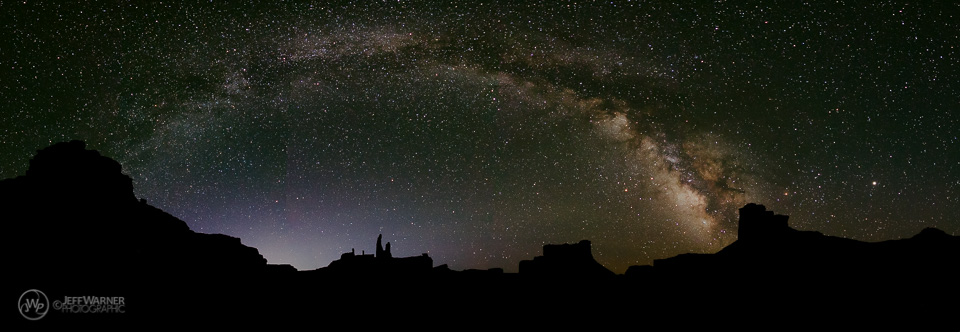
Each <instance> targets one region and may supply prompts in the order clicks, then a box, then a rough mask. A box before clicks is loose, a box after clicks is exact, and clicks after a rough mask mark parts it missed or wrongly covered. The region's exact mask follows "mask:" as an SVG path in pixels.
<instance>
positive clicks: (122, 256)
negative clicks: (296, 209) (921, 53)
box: [0, 141, 960, 329]
mask: <svg viewBox="0 0 960 332" xmlns="http://www.w3.org/2000/svg"><path fill="white" fill-rule="evenodd" d="M134 189H135V188H133V187H132V186H131V180H130V178H129V177H128V176H127V175H124V174H123V173H122V167H121V165H120V164H119V163H117V162H116V161H114V160H112V159H110V158H108V157H105V156H103V155H101V154H100V153H99V152H97V151H94V150H87V149H86V145H85V143H84V142H82V141H71V142H63V143H57V144H54V145H52V146H50V147H48V148H45V149H43V150H40V151H38V152H37V154H36V156H35V157H34V158H33V159H31V161H30V168H29V169H28V170H27V171H26V174H25V175H23V176H19V177H16V178H11V179H4V180H2V181H0V215H2V217H3V219H4V220H6V221H7V222H6V225H7V226H8V228H7V229H8V231H7V232H4V238H3V242H4V243H6V244H7V245H8V250H7V252H8V255H7V256H6V257H7V259H6V261H7V262H9V263H10V264H9V266H10V267H11V271H16V272H17V273H13V275H12V276H11V279H12V281H11V285H13V291H14V292H24V291H28V290H31V289H41V290H45V292H50V293H51V294H57V295H58V296H62V294H64V293H66V294H73V295H78V294H79V295H89V294H88V293H91V292H95V293H99V294H103V293H108V294H111V295H118V294H120V295H122V296H123V297H124V298H125V299H124V301H125V303H128V304H129V305H128V306H127V307H126V312H124V313H122V314H113V315H109V314H101V315H96V314H68V313H54V314H52V315H51V317H50V319H48V321H50V320H52V321H54V322H64V323H76V322H90V321H93V322H105V321H106V322H109V321H111V320H113V321H122V322H141V321H147V320H156V319H173V320H176V321H185V320H192V321H203V322H219V323H218V324H224V323H229V324H231V325H232V324H238V325H240V324H244V323H246V322H265V321H274V322H275V321H276V320H277V319H286V321H288V322H300V321H304V322H307V321H311V319H312V318H311V317H313V316H310V315H311V314H312V313H313V314H315V313H317V312H321V313H323V314H324V315H330V316H332V317H337V318H339V319H342V320H350V321H354V320H363V319H365V317H367V316H368V315H371V314H372V315H374V316H375V317H378V319H380V320H378V321H376V322H374V323H370V324H375V326H380V325H383V326H408V325H416V324H415V322H416V321H417V320H416V319H415V320H413V321H411V318H412V317H415V318H418V319H421V320H422V319H431V320H435V321H438V322H440V321H442V322H445V323H452V322H461V321H460V320H461V319H478V318H480V317H483V318H484V319H488V320H490V321H491V322H494V321H495V322H501V323H513V324H516V323H517V322H521V323H523V324H524V325H527V324H531V325H530V326H541V327H543V326H547V325H552V324H557V325H560V326H562V325H564V324H566V323H565V322H567V321H568V320H572V321H580V320H584V321H593V320H595V319H597V317H608V318H618V319H622V318H623V317H625V316H624V315H631V314H637V313H638V312H642V313H643V314H644V315H649V316H648V317H656V318H657V319H659V320H658V321H651V322H649V323H648V324H646V326H648V327H661V328H662V327H668V326H672V327H683V326H686V327H691V328H692V327H695V326H697V327H699V326H718V325H717V324H715V323H713V322H711V321H702V322H697V321H686V322H684V321H682V320H683V319H685V318H684V317H687V316H689V315H690V314H689V313H687V312H675V311H673V310H672V309H669V308H671V307H672V306H678V305H683V306H687V305H690V303H687V301H697V302H701V301H704V300H708V299H711V298H712V297H713V295H711V292H717V294H720V295H723V296H732V297H733V298H734V299H737V300H738V301H740V302H739V303H738V305H737V306H736V307H729V308H715V309H713V310H714V311H713V312H711V313H709V314H706V315H697V316H698V317H700V318H701V319H704V317H709V319H714V317H718V315H723V316H725V315H737V314H738V313H739V314H742V313H743V312H750V313H751V314H753V315H757V314H758V313H762V314H763V315H762V316H763V317H764V318H763V319H758V320H752V319H747V320H743V319H741V320H740V321H738V323H737V325H735V326H738V327H741V328H762V327H763V326H767V325H765V324H768V323H775V324H777V325H774V326H780V327H785V328H811V327H815V326H819V327H820V328H823V327H824V326H828V327H832V328H877V327H884V328H891V327H897V328H914V329H918V328H919V329H928V328H936V329H940V328H948V329H949V328H956V327H960V320H957V318H956V315H955V313H956V309H958V307H957V304H956V302H955V301H951V300H950V299H956V298H957V296H958V295H960V293H958V291H957V288H956V287H955V285H956V280H960V269H958V265H960V237H958V236H955V235H950V234H947V233H945V232H944V231H942V230H939V229H934V228H928V229H925V230H923V231H922V232H920V233H919V234H917V235H916V236H913V237H911V238H908V239H900V240H891V241H883V242H876V243H868V242H861V241H856V240H851V239H844V238H839V237H832V236H826V235H823V234H822V233H819V232H814V231H799V230H795V229H793V228H791V227H790V225H789V223H788V217H787V216H784V215H777V214H774V213H773V212H772V211H768V210H767V209H766V208H765V207H764V206H763V205H757V204H753V203H751V204H747V205H745V206H744V207H742V208H740V209H739V219H738V224H739V227H738V229H739V237H738V239H737V240H736V241H735V242H734V243H732V244H730V245H729V246H727V247H725V248H723V249H722V250H720V251H719V252H717V253H714V254H695V253H690V254H683V255H678V256H675V257H669V258H663V259H658V260H655V261H654V264H653V265H652V266H649V265H647V266H633V267H631V268H630V269H628V270H627V273H625V274H622V275H620V274H616V273H614V272H612V271H610V270H609V269H607V268H605V267H604V266H602V265H601V264H599V263H598V262H597V261H596V260H595V259H594V257H593V253H592V248H591V242H590V241H589V240H582V241H579V242H577V243H573V244H548V245H544V246H543V250H542V254H541V255H536V257H531V258H532V259H529V260H523V261H520V262H518V264H519V273H505V272H504V269H502V268H492V269H486V270H475V269H474V270H463V271H457V270H452V269H450V268H449V267H448V266H447V265H445V264H440V265H436V266H435V265H434V264H435V262H434V260H433V259H432V258H431V257H430V256H429V255H428V254H426V253H423V254H421V255H416V256H410V257H398V256H395V255H394V254H393V252H392V249H393V247H392V246H391V242H387V243H386V245H384V244H383V237H382V235H381V236H378V237H377V239H376V242H375V246H374V250H373V252H372V253H370V254H368V253H366V251H365V249H361V252H360V254H357V253H356V250H355V249H352V250H351V251H350V252H345V253H343V254H342V255H341V258H340V259H339V260H336V261H333V262H331V263H330V264H329V266H327V267H324V268H319V269H315V270H305V271H297V270H296V269H295V268H293V267H292V266H289V265H274V264H268V262H267V260H266V259H264V258H263V256H262V255H261V254H260V253H259V252H258V250H257V249H256V248H253V247H249V246H246V245H243V244H242V243H241V240H240V239H237V238H234V237H230V236H226V235H221V234H204V233H198V232H195V231H194V230H191V229H190V228H188V227H187V226H186V223H185V222H184V221H182V220H179V219H177V218H175V217H173V216H171V215H169V214H167V213H165V212H163V211H161V210H159V209H157V208H155V207H152V206H150V205H149V204H148V203H147V202H146V201H144V200H138V199H136V198H135V195H134ZM371 242H372V241H371ZM441 263H442V262H441ZM705 278H707V279H708V280H704V279H705ZM197 294H203V299H204V300H205V302H204V303H205V305H203V306H201V307H184V305H185V304H187V302H189V301H192V299H194V298H195V297H196V295H197ZM376 298H384V299H390V300H385V302H384V303H383V304H377V303H378V302H377V301H375V300H373V299H376ZM398 299H399V300H401V301H406V302H403V303H395V302H394V301H395V300H398ZM625 299H633V300H625ZM744 301H746V302H744ZM278 303H282V304H283V306H282V307H278V306H277V304H278ZM851 306H852V307H853V308H854V309H855V310H853V311H851V310H850V307H851ZM811 308H816V310H818V312H817V313H812V312H807V313H805V314H803V315H800V313H804V312H806V311H807V310H811ZM484 310H495V311H496V312H495V313H485V314H479V313H478V312H482V311H484ZM531 310H533V311H531ZM532 313H538V314H544V313H549V314H553V315H574V316H575V317H571V318H569V319H559V318H558V317H554V319H544V318H537V317H533V316H528V315H530V314H532ZM294 314H295V315H296V316H294V317H291V315H294ZM798 319H800V320H802V321H798V322H795V323H790V324H791V325H783V324H784V322H785V321H786V320H789V321H792V320H798ZM22 322H26V320H23V321H22ZM543 324H547V325H543ZM822 324H828V325H822ZM767 327H769V326H767Z"/></svg>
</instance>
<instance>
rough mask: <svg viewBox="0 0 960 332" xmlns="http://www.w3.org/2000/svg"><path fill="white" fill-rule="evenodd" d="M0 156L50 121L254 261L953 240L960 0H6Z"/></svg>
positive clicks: (21, 160) (468, 264) (631, 256)
mask: <svg viewBox="0 0 960 332" xmlns="http://www.w3.org/2000/svg"><path fill="white" fill-rule="evenodd" d="M0 13H2V14H0V18H2V19H0V22H2V23H0V25H2V26H3V29H4V31H6V32H7V33H6V34H5V35H4V37H2V44H0V98H2V100H4V102H3V103H2V104H0V105H2V106H0V109H2V114H3V118H4V121H3V122H2V124H0V171H2V174H0V176H2V177H3V178H7V177H14V176H17V175H20V174H23V173H24V171H25V170H26V165H27V162H28V160H29V158H30V157H31V156H32V155H33V153H34V152H35V150H37V149H41V148H43V147H45V146H47V145H50V144H51V143H55V142H58V141H66V140H72V139H82V140H85V141H87V143H88V146H89V147H90V148H93V149H97V150H100V151H101V153H103V154H104V155H107V156H109V157H111V158H114V159H116V160H117V161H119V162H120V163H121V164H123V166H124V171H125V172H126V173H127V174H128V175H130V176H131V177H132V178H133V180H134V186H135V192H136V194H137V195H138V197H142V198H145V199H147V200H148V202H149V203H150V204H152V205H154V206H157V207H159V208H161V209H163V210H165V211H167V212H169V213H171V214H173V215H174V216H177V217H179V218H180V219H183V220H184V221H186V222H187V224H188V225H189V226H190V227H191V228H192V229H194V230H196V231H199V232H205V233H224V234H229V235H233V236H237V237H240V238H241V239H242V240H243V243H244V244H247V245H250V246H253V247H256V248H258V249H259V250H260V252H261V253H262V254H263V255H264V256H265V257H266V258H267V259H268V260H269V262H270V263H288V264H293V265H294V266H295V267H297V268H299V269H313V268H317V267H320V266H326V265H327V264H329V262H330V261H332V260H334V259H337V258H339V256H340V254H341V253H343V252H348V251H350V250H351V248H356V249H357V250H358V251H360V250H372V249H373V248H372V243H373V239H375V238H376V236H377V234H380V233H383V234H384V240H385V241H390V242H392V243H393V248H394V254H395V255H397V256H411V255H419V254H420V253H422V252H429V254H430V256H431V257H433V258H434V261H435V262H436V263H437V264H448V265H449V266H450V267H451V268H453V269H466V268H490V267H502V268H505V269H506V270H507V271H515V270H516V266H517V263H518V262H519V261H520V260H523V259H530V258H531V257H533V256H536V255H539V254H540V250H541V247H542V245H543V244H545V243H573V242H577V241H579V240H582V239H589V240H591V241H592V242H593V249H594V256H595V258H596V259H597V260H598V261H599V262H600V263H602V264H604V265H605V266H607V267H608V268H610V269H611V270H613V271H615V272H617V273H622V272H623V271H624V270H626V268H627V267H628V266H630V265H637V264H650V263H651V262H652V260H653V259H658V258H666V257H670V256H674V255H677V254H680V253H686V252H716V251H717V250H719V249H721V248H723V247H724V246H726V245H728V244H730V243H731V242H733V241H735V240H736V230H737V229H736V228H737V226H736V220H737V209H738V208H739V207H742V206H743V205H744V204H746V203H748V202H757V203H761V204H765V205H766V206H767V207H768V208H770V209H772V210H774V211H776V212H777V213H779V214H788V215H790V216H791V219H790V223H791V225H792V226H793V227H795V228H798V229H804V230H817V231H821V232H823V233H825V234H828V235H836V236H843V237H849V238H855V239H860V240H866V241H880V240H887V239H896V238H903V237H909V236H912V235H914V234H916V233H918V232H919V231H920V230H921V229H923V228H925V227H937V228H940V229H943V230H944V231H946V232H947V233H950V234H955V235H956V234H960V220H958V219H957V218H956V216H957V213H956V211H958V210H960V192H958V191H960V152H958V151H960V139H958V133H960V116H958V112H960V92H958V91H960V89H957V84H958V79H960V49H958V48H960V26H958V24H960V23H958V22H960V4H954V3H949V2H946V3H937V4H928V3H913V2H902V1H824V2H803V1H795V2H789V3H776V4H774V3H773V2H770V1H737V2H729V1H712V2H703V3H697V4H678V3H663V2H648V1H605V2H568V1H561V2H546V1H541V2H532V3H529V4H526V3H524V4H513V3H495V2H494V3H483V4H479V3H472V2H464V3H458V2H450V3H448V4H446V5H435V4H424V3H417V2H405V1H385V2H372V1H371V2H366V1H360V2H347V1H340V2H322V1H315V2H284V3H279V4H235V3H231V2H210V3H203V4H176V3H166V2H164V3H153V4H116V3H109V4H88V5H78V4H61V3H57V2H43V1H41V2H34V1H20V2H15V3H3V4H0Z"/></svg>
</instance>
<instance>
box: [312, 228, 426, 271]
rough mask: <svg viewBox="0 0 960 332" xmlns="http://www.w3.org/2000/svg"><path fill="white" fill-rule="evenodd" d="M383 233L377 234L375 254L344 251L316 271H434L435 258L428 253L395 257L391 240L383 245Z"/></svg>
mask: <svg viewBox="0 0 960 332" xmlns="http://www.w3.org/2000/svg"><path fill="white" fill-rule="evenodd" d="M382 240H383V234H380V235H379V236H377V248H376V252H375V255H367V254H360V255H357V254H356V251H355V250H351V251H350V252H347V253H343V254H341V255H340V259H339V260H335V261H333V262H330V265H328V266H327V267H326V268H320V269H317V270H315V271H317V272H319V273H321V274H326V275H331V276H343V275H347V276H351V277H358V276H368V277H375V276H379V275H382V274H389V275H393V276H423V275H426V274H429V273H430V272H431V271H433V259H432V258H430V256H428V255H427V254H425V253H424V254H422V255H420V256H412V257H393V254H391V253H390V242H387V247H386V249H384V248H383V246H382V245H381V243H382Z"/></svg>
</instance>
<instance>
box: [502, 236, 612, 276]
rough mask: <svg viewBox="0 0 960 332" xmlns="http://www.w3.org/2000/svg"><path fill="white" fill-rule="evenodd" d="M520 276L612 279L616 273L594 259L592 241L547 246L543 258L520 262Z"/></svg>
mask: <svg viewBox="0 0 960 332" xmlns="http://www.w3.org/2000/svg"><path fill="white" fill-rule="evenodd" d="M520 274H521V275H531V276H554V277H558V278H570V277H585V278H604V277H612V276H614V273H613V272H612V271H610V270H608V269H607V268H606V267H604V266H603V265H600V263H597V261H596V260H594V259H593V252H592V250H591V248H590V241H588V240H583V241H580V242H579V243H576V244H547V245H544V246H543V256H537V257H534V258H533V260H524V261H520Z"/></svg>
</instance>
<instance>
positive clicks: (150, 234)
mask: <svg viewBox="0 0 960 332" xmlns="http://www.w3.org/2000/svg"><path fill="white" fill-rule="evenodd" d="M0 213H2V214H3V220H4V221H5V223H6V225H7V227H8V228H7V231H6V232H4V235H3V238H4V243H6V245H7V246H9V247H8V251H7V253H8V254H7V258H8V260H7V261H8V262H9V263H10V264H11V266H12V268H13V269H14V270H16V271H18V273H17V274H16V276H15V277H14V278H15V279H17V281H18V282H23V283H24V284H30V285H34V287H43V286H45V285H46V286H48V287H52V286H50V285H56V286H63V285H80V286H76V287H84V288H86V287H131V286H130V285H135V284H138V283H144V282H145V281H146V280H163V283H161V284H151V287H150V289H158V290H157V291H158V292H159V289H166V288H177V287H181V286H183V285H192V284H195V283H197V282H201V283H202V281H201V280H204V279H206V278H213V277H216V278H220V277H221V276H225V275H249V274H260V273H262V272H264V271H266V270H267V269H268V265H267V262H266V259H264V258H263V256H261V255H260V253H259V252H258V251H257V249H256V248H251V247H248V246H245V245H243V244H241V243H240V239H238V238H235V237H231V236H227V235H222V234H201V233H195V232H193V231H191V230H190V229H189V227H187V225H186V223H185V222H183V221H182V220H179V219H177V218H175V217H173V216H171V215H170V214H167V213H165V212H163V211H161V210H159V209H157V208H154V207H152V206H150V205H148V204H146V201H144V200H137V199H136V197H135V196H134V193H133V187H132V181H131V179H130V177H128V176H126V175H124V174H123V173H122V172H121V166H120V164H119V163H117V162H116V161H114V160H112V159H110V158H107V157H104V156H101V155H100V153H98V152H97V151H92V150H87V149H86V146H85V144H84V142H81V141H72V142H68V143H58V144H54V145H52V146H50V147H48V148H45V149H43V150H40V151H38V152H37V155H36V156H35V157H34V158H33V159H32V160H31V161H30V168H29V170H27V172H26V175H24V176H20V177H17V178H14V179H6V180H3V181H0ZM290 269H292V268H291V267H289V266H287V267H269V270H270V271H273V272H280V271H287V272H290ZM137 289H138V290H147V288H146V287H138V288H137ZM148 291H149V290H148Z"/></svg>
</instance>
